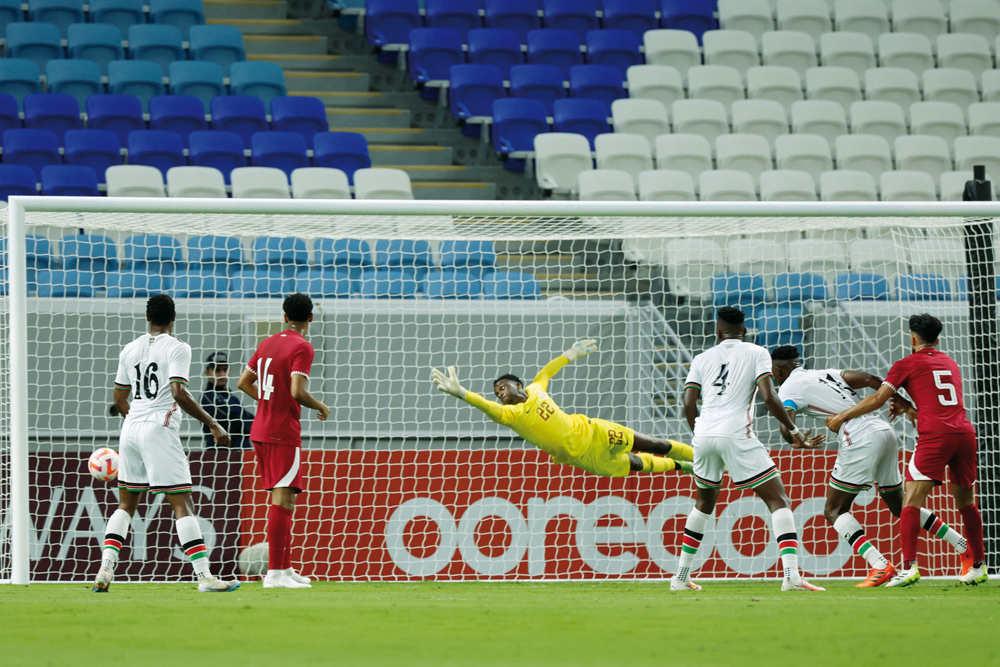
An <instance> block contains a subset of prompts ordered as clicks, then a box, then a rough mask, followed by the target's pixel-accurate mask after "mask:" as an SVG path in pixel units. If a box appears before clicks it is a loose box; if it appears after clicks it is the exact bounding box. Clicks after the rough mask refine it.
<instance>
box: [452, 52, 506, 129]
mask: <svg viewBox="0 0 1000 667" xmlns="http://www.w3.org/2000/svg"><path fill="white" fill-rule="evenodd" d="M503 81H504V79H503V72H501V71H500V69H499V68H498V67H494V66H493V65H455V66H454V67H452V68H451V75H450V83H449V86H448V104H449V107H450V109H451V115H452V116H454V117H455V118H458V119H460V120H466V119H468V118H473V117H476V116H492V115H493V101H494V100H499V99H503V98H505V97H507V90H506V88H504V85H503Z"/></svg>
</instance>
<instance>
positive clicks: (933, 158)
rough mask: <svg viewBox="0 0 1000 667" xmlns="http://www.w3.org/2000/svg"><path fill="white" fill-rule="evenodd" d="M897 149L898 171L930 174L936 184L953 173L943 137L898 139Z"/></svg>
mask: <svg viewBox="0 0 1000 667" xmlns="http://www.w3.org/2000/svg"><path fill="white" fill-rule="evenodd" d="M895 148H896V168H897V169H901V170H907V171H922V172H924V173H925V174H929V175H930V177H931V178H932V179H933V180H934V182H935V183H936V182H937V181H938V180H939V179H940V178H941V174H943V173H945V172H948V171H952V164H951V148H950V147H949V146H948V142H946V141H945V140H944V139H942V138H941V137H932V136H922V135H919V134H915V135H907V136H902V137H899V138H897V139H896V146H895ZM998 157H1000V156H998Z"/></svg>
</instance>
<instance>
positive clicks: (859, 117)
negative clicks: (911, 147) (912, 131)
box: [851, 102, 906, 146]
mask: <svg viewBox="0 0 1000 667" xmlns="http://www.w3.org/2000/svg"><path fill="white" fill-rule="evenodd" d="M851 132H852V133H853V134H875V135H878V136H880V137H883V138H885V140H886V141H888V142H889V145H890V146H891V145H892V142H894V141H895V140H896V137H898V136H900V135H902V134H906V117H905V116H904V115H903V109H902V108H901V107H900V106H899V105H898V104H894V103H892V102H855V103H854V104H852V105H851Z"/></svg>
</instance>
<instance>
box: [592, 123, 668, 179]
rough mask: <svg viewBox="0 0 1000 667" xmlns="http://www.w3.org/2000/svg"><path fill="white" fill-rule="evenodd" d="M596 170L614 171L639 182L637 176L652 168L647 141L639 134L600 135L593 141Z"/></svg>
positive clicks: (651, 154)
mask: <svg viewBox="0 0 1000 667" xmlns="http://www.w3.org/2000/svg"><path fill="white" fill-rule="evenodd" d="M594 148H595V150H596V153H597V168H598V169H616V170H620V171H624V172H626V173H628V174H629V176H631V177H632V180H633V182H634V181H638V180H639V174H640V173H642V172H644V171H647V170H649V169H652V168H653V153H652V148H651V146H650V144H649V141H648V140H647V139H646V137H644V136H642V135H641V134H623V133H620V132H615V133H613V134H601V135H598V136H597V138H596V139H594Z"/></svg>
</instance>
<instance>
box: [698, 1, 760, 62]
mask: <svg viewBox="0 0 1000 667" xmlns="http://www.w3.org/2000/svg"><path fill="white" fill-rule="evenodd" d="M771 14H772V7H771V4H770V3H769V2H768V1H767V0H719V25H720V26H721V27H722V30H724V31H726V32H734V31H742V32H745V33H747V34H749V35H750V36H751V37H753V38H754V40H755V42H754V44H755V46H754V50H756V45H757V44H760V41H761V37H762V36H763V35H764V33H767V32H771V31H773V30H774V17H773V16H772V15H771ZM709 34H711V33H709ZM702 41H703V42H704V44H705V50H706V53H707V51H708V43H709V39H708V37H706V36H705V35H702Z"/></svg>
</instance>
